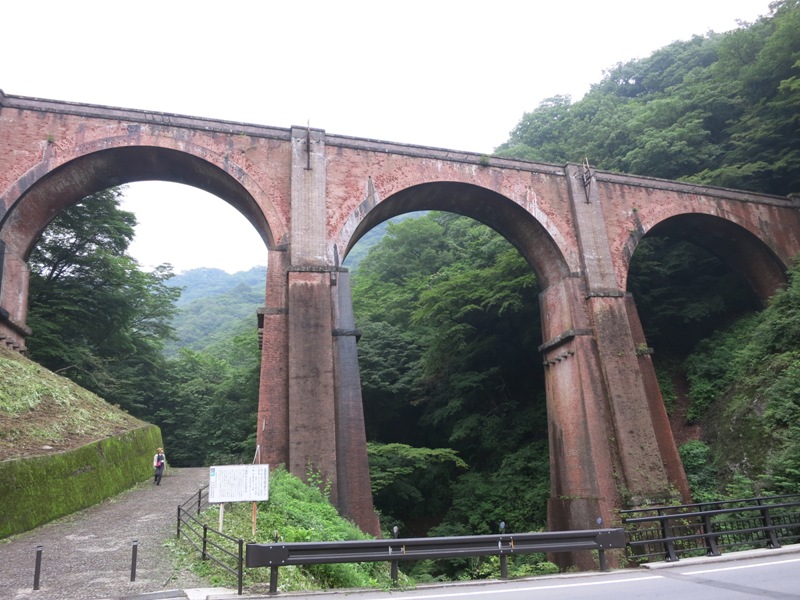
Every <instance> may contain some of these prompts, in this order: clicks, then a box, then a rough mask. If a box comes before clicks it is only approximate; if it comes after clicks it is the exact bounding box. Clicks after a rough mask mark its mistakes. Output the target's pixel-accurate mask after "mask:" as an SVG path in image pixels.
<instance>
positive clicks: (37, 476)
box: [0, 425, 163, 538]
mask: <svg viewBox="0 0 800 600" xmlns="http://www.w3.org/2000/svg"><path fill="white" fill-rule="evenodd" d="M162 445H163V443H162V440H161V430H160V429H159V428H158V427H156V426H155V425H147V426H144V427H139V428H137V429H133V430H131V431H128V432H126V433H123V434H120V435H116V436H113V437H108V438H105V439H102V440H99V441H97V442H93V443H91V444H87V445H85V446H82V447H80V448H77V449H75V450H71V451H68V452H61V453H58V454H51V455H48V456H35V457H30V458H18V459H12V460H6V461H3V462H0V481H2V482H3V485H2V486H0V506H2V507H3V510H2V513H0V538H2V537H7V536H9V535H12V534H15V533H21V532H23V531H28V530H30V529H33V528H34V527H38V526H39V525H42V524H43V523H47V522H48V521H52V520H53V519H56V518H58V517H62V516H64V515H67V514H70V513H72V512H75V511H77V510H81V509H83V508H86V507H88V506H92V505H93V504H97V503H98V502H102V501H103V500H105V499H106V498H109V497H111V496H114V495H115V494H118V493H120V492H122V491H124V490H126V489H128V488H130V487H132V486H133V485H135V484H136V483H138V482H140V481H144V480H146V479H148V478H149V477H150V476H151V475H152V470H153V466H152V458H153V450H154V448H158V447H159V446H162Z"/></svg>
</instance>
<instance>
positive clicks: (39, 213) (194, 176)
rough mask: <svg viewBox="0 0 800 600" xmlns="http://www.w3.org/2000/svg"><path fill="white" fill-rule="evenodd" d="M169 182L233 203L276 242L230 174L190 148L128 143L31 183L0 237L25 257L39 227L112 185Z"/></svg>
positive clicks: (265, 237)
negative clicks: (191, 151)
mask: <svg viewBox="0 0 800 600" xmlns="http://www.w3.org/2000/svg"><path fill="white" fill-rule="evenodd" d="M137 181H167V182H172V183H179V184H185V185H188V186H192V187H196V188H199V189H202V190H204V191H206V192H209V193H210V194H213V195H214V196H217V197H219V198H220V199H222V200H223V201H225V202H227V203H228V204H230V205H231V206H233V207H234V208H235V209H236V210H237V211H238V212H240V213H241V214H242V215H243V216H244V217H245V218H246V219H247V220H248V221H249V222H250V223H251V224H252V225H253V226H254V227H255V229H256V230H257V231H258V234H259V235H260V236H261V238H262V239H263V240H264V243H265V244H266V246H267V247H268V248H271V247H273V246H274V239H273V234H272V232H271V229H270V226H269V223H268V222H267V218H266V216H265V215H264V212H263V211H262V210H261V208H260V207H259V205H258V203H257V202H256V200H255V199H254V198H253V196H252V195H251V194H250V192H249V191H248V190H247V189H246V188H245V187H244V185H242V184H241V183H240V182H239V181H238V180H237V179H236V178H235V177H234V176H233V175H231V174H230V173H227V172H226V171H224V170H223V169H221V168H220V167H217V166H216V165H213V164H211V163H210V162H208V161H206V160H204V159H202V158H200V157H197V156H195V155H193V154H190V153H188V152H182V151H178V150H174V149H170V148H161V147H157V146H126V147H122V148H111V149H107V150H100V151H96V152H91V153H89V154H85V155H83V156H80V157H78V158H75V159H73V160H71V161H69V162H67V163H65V164H63V165H61V166H59V167H57V168H55V169H53V170H52V171H48V172H47V173H45V174H43V175H42V176H41V177H40V178H39V179H38V180H37V181H35V182H34V183H32V184H30V185H29V187H28V188H27V189H26V190H24V192H23V193H22V194H21V195H20V197H19V198H18V199H17V200H16V201H15V202H14V204H13V205H12V206H11V207H10V208H9V210H8V211H7V212H6V214H5V215H3V218H2V220H0V239H2V240H3V242H5V244H6V246H7V247H9V248H13V249H14V250H15V252H16V253H17V254H18V255H19V256H20V257H21V258H22V259H23V260H27V257H28V255H29V254H30V252H31V250H32V248H33V246H34V245H35V243H36V241H37V240H38V238H39V236H40V235H41V233H42V231H43V230H44V229H45V227H47V225H48V224H49V223H50V221H52V220H53V219H54V218H55V217H56V216H57V215H58V214H59V213H60V212H62V211H63V210H64V209H66V208H68V207H69V206H72V205H73V204H76V203H78V202H80V201H81V200H82V199H83V198H85V197H87V196H89V195H91V194H93V193H95V192H99V191H102V190H105V189H108V188H110V187H115V186H119V185H124V184H126V183H133V182H137Z"/></svg>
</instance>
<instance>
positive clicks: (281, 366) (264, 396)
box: [256, 248, 289, 468]
mask: <svg viewBox="0 0 800 600" xmlns="http://www.w3.org/2000/svg"><path fill="white" fill-rule="evenodd" d="M288 262H289V253H288V252H287V251H286V249H285V248H279V249H270V251H269V266H268V268H267V291H266V302H265V307H264V311H263V324H262V332H261V334H262V335H261V340H262V341H261V380H260V383H259V391H258V423H257V425H256V441H257V444H258V450H257V452H258V454H257V457H256V458H257V460H258V462H259V463H260V464H268V465H272V466H275V467H277V466H278V465H281V464H282V465H286V467H287V468H288V466H289V379H288V373H289V356H288V348H289V341H288V325H287V321H288V314H289V309H288V301H287V297H286V287H287V286H286V284H287V270H288Z"/></svg>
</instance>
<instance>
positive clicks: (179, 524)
mask: <svg viewBox="0 0 800 600" xmlns="http://www.w3.org/2000/svg"><path fill="white" fill-rule="evenodd" d="M175 537H176V538H177V539H181V505H180V504H179V505H178V533H177V534H176V535H175Z"/></svg>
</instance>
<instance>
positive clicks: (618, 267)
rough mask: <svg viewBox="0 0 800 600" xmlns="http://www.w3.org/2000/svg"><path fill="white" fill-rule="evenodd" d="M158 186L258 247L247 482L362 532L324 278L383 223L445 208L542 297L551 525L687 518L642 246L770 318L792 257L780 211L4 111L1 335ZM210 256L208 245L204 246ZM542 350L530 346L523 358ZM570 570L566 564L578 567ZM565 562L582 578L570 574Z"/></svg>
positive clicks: (764, 201) (356, 440) (72, 110)
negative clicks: (144, 184)
mask: <svg viewBox="0 0 800 600" xmlns="http://www.w3.org/2000/svg"><path fill="white" fill-rule="evenodd" d="M141 180H164V181H172V182H178V183H183V184H187V185H190V186H195V187H198V188H201V189H203V190H206V191H208V192H210V193H212V194H215V195H216V196H218V197H219V198H221V199H222V200H224V201H226V202H228V203H230V204H231V205H232V206H234V207H235V208H236V209H238V210H239V211H240V212H241V213H242V214H243V215H244V216H245V217H247V219H248V220H249V221H250V222H251V223H252V224H253V227H255V228H256V229H257V230H258V232H259V233H260V234H261V236H262V238H263V240H264V244H265V245H266V247H267V248H268V256H269V269H268V275H267V285H266V295H265V307H264V309H263V311H262V312H261V314H260V318H263V322H262V326H263V340H264V343H263V351H262V372H261V388H260V399H259V414H258V443H259V446H260V449H261V450H260V452H261V453H260V457H261V460H262V462H264V463H269V464H274V465H277V464H279V463H284V464H286V466H287V467H288V469H289V470H290V471H291V472H293V473H295V474H297V475H300V476H305V474H306V472H307V469H308V467H309V466H312V467H313V468H314V469H318V470H319V471H320V472H321V474H322V475H323V476H324V477H325V478H327V480H328V481H329V482H330V483H331V490H332V493H331V496H332V500H333V501H334V503H336V504H337V505H338V507H339V509H340V511H341V512H342V513H343V514H344V515H346V516H348V517H350V518H352V519H353V520H354V521H355V522H356V523H358V524H359V525H360V526H361V527H362V528H363V529H365V530H367V531H371V532H377V531H378V523H377V519H376V517H375V514H374V512H373V507H372V500H371V492H370V482H369V473H368V467H367V457H366V442H365V434H364V423H363V411H362V406H361V392H360V384H359V372H358V362H357V354H356V339H357V333H358V332H357V330H356V324H355V323H354V322H353V316H352V309H351V300H350V289H349V279H348V273H347V271H346V270H344V269H341V268H340V266H339V265H340V262H341V260H342V259H343V258H344V257H345V256H346V254H347V252H348V250H349V249H350V248H351V247H352V246H353V245H354V244H355V243H356V242H357V241H358V239H359V238H360V237H361V236H362V235H363V234H364V233H365V232H367V231H368V230H369V229H370V228H372V227H373V226H375V225H376V224H378V223H380V222H381V221H384V220H386V219H388V218H390V217H393V216H396V215H399V214H402V213H406V212H411V211H420V210H444V211H452V212H455V213H459V214H462V215H467V216H469V217H473V218H475V219H477V220H478V221H481V222H483V223H485V224H486V225H488V226H490V227H492V228H494V229H495V230H497V231H498V232H500V233H501V234H502V235H504V236H505V237H506V238H507V239H508V240H509V241H510V242H511V243H512V244H513V245H514V246H515V247H516V248H517V249H518V250H519V251H520V253H521V254H522V255H523V256H524V257H525V259H526V260H527V262H528V263H529V264H530V266H531V268H532V269H533V270H534V272H535V273H536V275H537V277H538V280H539V282H540V285H541V289H542V291H541V300H542V302H541V305H542V314H541V319H542V323H543V332H544V334H543V335H544V343H543V345H542V346H541V347H540V348H539V349H538V350H539V352H540V353H541V360H540V361H539V359H537V364H542V363H543V366H542V368H543V369H544V370H545V373H546V392H547V410H548V415H549V423H550V424H549V431H550V434H549V435H550V454H551V489H552V491H551V498H550V502H549V507H548V515H549V527H550V528H551V529H553V530H557V529H585V528H592V527H595V526H596V525H595V524H596V519H597V518H598V517H602V519H603V521H604V522H605V523H606V524H611V523H615V522H617V521H618V519H617V518H616V517H615V509H616V508H619V507H622V506H631V505H636V504H640V503H645V502H648V501H661V500H665V499H667V498H670V497H675V496H678V497H682V498H683V499H687V500H688V499H689V491H688V486H687V482H686V477H685V475H684V473H683V467H682V465H681V462H680V459H679V456H678V453H677V450H676V446H675V442H674V441H673V437H672V433H671V430H670V426H669V423H668V420H667V415H666V413H665V410H664V405H663V402H662V399H661V395H660V391H659V388H658V385H657V383H656V378H655V373H654V370H653V366H652V363H651V358H650V355H649V353H648V352H647V344H646V341H645V338H644V335H643V332H642V329H641V326H640V322H639V318H638V315H637V312H636V307H635V304H634V299H633V298H632V297H631V296H630V295H629V294H627V293H626V278H627V273H628V266H629V262H630V258H631V256H632V254H633V252H634V250H635V249H636V246H637V244H638V242H639V241H640V240H641V239H642V237H643V236H645V235H648V234H651V233H652V234H656V235H658V234H659V233H664V234H669V235H672V236H679V237H684V238H687V239H689V240H692V241H693V242H695V243H697V244H699V245H701V246H703V247H705V248H707V249H708V250H710V251H711V252H713V253H715V254H717V255H718V256H720V257H721V258H723V259H724V260H725V261H726V262H727V263H728V264H729V265H730V266H731V267H732V268H734V269H737V270H739V271H740V272H741V273H743V274H744V275H745V276H746V278H747V279H748V280H749V282H750V283H751V285H752V287H753V289H754V290H755V291H756V293H757V294H758V295H759V296H760V297H761V298H762V299H767V298H768V297H769V296H770V295H771V294H772V293H773V292H774V291H775V290H776V288H777V287H778V286H780V285H781V284H782V283H784V282H785V271H786V267H787V265H788V264H789V263H790V261H791V260H792V258H793V257H794V256H795V255H797V254H798V253H799V252H800V211H799V210H798V205H797V204H795V203H792V201H790V200H789V199H786V198H779V197H774V196H764V195H759V194H754V193H748V192H741V191H735V190H728V189H719V188H710V187H701V186H696V185H690V184H686V183H677V182H672V181H664V180H657V179H649V178H644V177H633V176H629V175H620V174H613V173H605V172H600V171H596V170H594V169H592V168H590V167H588V166H583V165H573V164H568V165H565V166H562V165H550V164H539V163H531V162H524V161H518V160H508V159H501V158H495V157H486V156H481V155H478V154H474V153H467V152H456V151H451V150H443V149H435V148H427V147H419V146H412V145H404V144H393V143H389V142H382V141H375V140H368V139H358V138H352V137H345V136H339V135H329V134H326V133H325V132H324V131H322V130H319V129H306V128H292V129H279V128H273V127H265V126H260V125H251V124H244V123H235V122H226V121H215V120H211V119H204V118H196V117H188V116H181V115H173V114H163V113H153V112H147V111H140V110H128V109H119V108H111V107H104V106H94V105H85V104H76V103H68V102H61V101H51V100H42V99H35V98H26V97H20V96H11V95H5V94H3V93H2V92H0V194H1V195H0V211H2V213H0V217H1V218H2V220H1V221H0V251H1V252H2V263H0V264H2V273H1V274H0V286H1V287H0V335H2V338H3V341H4V342H5V343H6V344H7V345H9V346H11V347H14V348H17V349H19V350H24V347H25V338H26V336H27V335H28V334H29V333H30V332H29V330H28V328H27V326H26V311H27V290H28V268H27V265H26V262H25V261H26V259H27V257H28V255H29V253H30V251H31V248H32V247H33V246H34V244H35V243H36V241H37V239H38V237H39V235H40V234H41V232H42V230H43V229H44V228H45V227H46V226H47V224H48V223H49V222H50V221H51V220H52V219H53V218H54V217H55V216H56V215H57V214H58V213H59V212H60V211H62V210H64V209H65V208H66V207H68V206H70V205H72V204H74V203H76V202H78V201H79V200H81V199H82V198H84V197H85V196H87V195H89V194H91V193H94V192H97V191H99V190H103V189H106V188H108V187H110V186H117V185H121V184H125V183H129V182H135V181H141ZM209 243H214V242H213V240H209ZM536 351H537V349H535V348H532V349H531V352H532V353H534V352H536ZM576 557H577V555H576ZM578 560H580V559H578Z"/></svg>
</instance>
